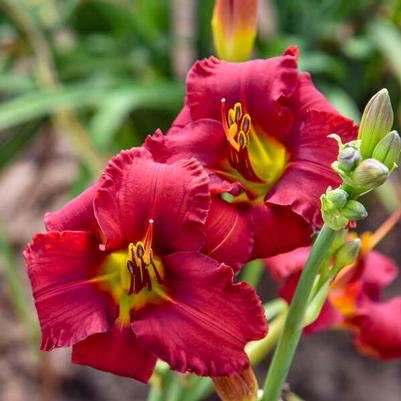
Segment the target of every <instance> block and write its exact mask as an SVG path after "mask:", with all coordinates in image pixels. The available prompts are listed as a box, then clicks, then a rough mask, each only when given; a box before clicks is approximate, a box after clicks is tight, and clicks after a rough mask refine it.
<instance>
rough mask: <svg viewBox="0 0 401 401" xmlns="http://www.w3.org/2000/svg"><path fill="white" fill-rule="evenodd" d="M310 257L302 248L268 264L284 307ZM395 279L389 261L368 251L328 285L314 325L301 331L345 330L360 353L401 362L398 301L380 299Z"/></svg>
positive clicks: (267, 260)
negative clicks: (349, 333) (399, 359)
mask: <svg viewBox="0 0 401 401" xmlns="http://www.w3.org/2000/svg"><path fill="white" fill-rule="evenodd" d="M309 252H310V248H307V247H305V248H299V249H296V250H294V251H292V252H288V253H285V254H282V255H277V256H274V257H271V258H268V259H266V266H267V267H268V269H269V270H270V272H271V273H272V275H273V277H274V278H275V279H276V280H277V281H278V282H279V283H281V285H282V287H281V290H280V295H281V297H283V298H284V299H285V300H287V302H290V301H291V299H292V296H293V294H294V292H295V288H296V286H297V283H298V279H299V277H300V273H301V270H302V268H303V266H304V264H305V262H306V259H307V258H308V256H309ZM397 274H398V268H397V266H396V265H395V263H394V261H393V260H391V259H389V258H388V257H386V256H384V255H382V254H380V253H379V252H376V251H369V252H368V253H366V255H365V256H363V257H362V258H360V260H359V261H358V262H357V263H356V264H354V265H351V266H349V267H346V268H344V269H343V270H342V271H341V272H340V273H339V274H338V276H337V277H336V278H335V280H334V281H333V282H332V283H331V285H330V292H329V296H328V299H327V301H326V302H325V304H324V305H323V308H322V311H321V313H320V315H319V317H318V318H317V320H316V321H315V322H314V323H312V324H311V325H309V326H307V327H306V328H305V331H306V333H314V332H317V331H321V330H325V329H329V328H344V329H348V330H350V331H351V332H352V333H353V335H354V340H355V345H356V347H357V349H358V350H359V351H360V352H362V353H364V354H366V355H370V356H374V357H378V358H382V359H390V358H401V297H395V298H392V299H390V300H388V301H383V299H382V294H381V293H382V290H383V288H384V287H386V286H387V285H388V284H390V283H391V282H392V281H393V280H394V279H395V277H396V276H397Z"/></svg>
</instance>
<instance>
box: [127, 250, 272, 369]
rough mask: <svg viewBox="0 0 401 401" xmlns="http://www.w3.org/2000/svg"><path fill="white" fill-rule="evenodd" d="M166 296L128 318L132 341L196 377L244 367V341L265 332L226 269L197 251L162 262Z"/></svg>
mask: <svg viewBox="0 0 401 401" xmlns="http://www.w3.org/2000/svg"><path fill="white" fill-rule="evenodd" d="M163 265H164V267H165V269H166V272H167V277H168V280H169V283H168V285H169V288H170V289H171V291H172V292H171V294H170V296H171V298H168V299H166V300H165V301H166V302H165V303H163V304H161V305H151V304H149V305H147V306H146V307H145V308H144V309H141V310H139V311H138V312H136V313H134V315H133V323H132V327H133V330H134V333H135V334H136V336H137V338H138V342H139V343H140V344H141V345H143V346H145V347H146V348H148V349H149V350H152V353H154V354H155V355H156V356H157V357H158V358H160V359H163V360H164V361H166V362H168V363H169V364H170V366H171V367H172V369H174V370H178V371H180V372H187V371H190V372H194V373H196V374H198V375H202V376H226V375H230V374H233V373H238V372H241V371H242V370H243V369H244V367H246V366H248V365H249V361H248V358H247V356H246V354H245V352H244V346H245V344H246V343H247V342H248V341H250V340H257V339H261V338H263V337H264V336H265V334H266V319H265V317H264V312H263V308H262V306H261V303H260V300H259V298H258V297H257V295H256V292H255V291H254V290H253V288H252V287H250V286H249V285H247V284H246V283H239V284H234V283H233V281H232V280H233V271H232V269H231V268H229V267H227V266H224V265H219V264H218V263H217V262H216V261H214V260H213V259H211V258H208V257H206V256H204V255H202V254H200V253H195V252H179V253H175V254H172V255H169V256H166V257H164V258H163Z"/></svg>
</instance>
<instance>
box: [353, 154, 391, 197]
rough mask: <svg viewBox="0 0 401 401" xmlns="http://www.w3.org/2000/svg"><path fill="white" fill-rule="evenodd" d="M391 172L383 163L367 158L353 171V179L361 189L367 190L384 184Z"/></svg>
mask: <svg viewBox="0 0 401 401" xmlns="http://www.w3.org/2000/svg"><path fill="white" fill-rule="evenodd" d="M389 174H390V171H389V169H388V168H387V167H386V166H385V165H384V164H383V163H381V162H379V161H378V160H376V159H366V160H364V161H363V162H362V163H360V164H359V165H358V167H357V168H356V169H355V171H354V172H353V173H352V180H353V181H354V183H355V185H356V186H357V187H358V188H359V189H360V190H362V191H363V192H367V191H369V190H371V189H373V188H376V187H378V186H380V185H381V184H383V183H384V182H385V181H386V179H387V177H388V175H389Z"/></svg>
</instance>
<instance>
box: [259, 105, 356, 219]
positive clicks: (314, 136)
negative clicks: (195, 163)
mask: <svg viewBox="0 0 401 401" xmlns="http://www.w3.org/2000/svg"><path fill="white" fill-rule="evenodd" d="M331 133H337V134H339V135H340V136H341V137H342V138H343V139H344V141H349V140H351V139H354V136H355V133H356V127H355V125H354V124H353V123H352V121H351V120H348V119H345V118H344V117H341V116H340V115H338V114H329V113H325V112H317V111H310V112H309V113H307V117H306V119H305V120H303V121H301V122H299V123H297V125H296V128H295V129H294V133H292V134H291V136H290V137H289V143H288V148H289V149H290V150H291V153H292V159H291V161H290V162H289V164H288V165H287V168H286V170H285V172H284V174H283V175H282V176H281V177H280V179H279V180H278V181H277V183H276V185H275V186H274V187H273V188H272V189H271V190H270V191H269V193H268V194H267V196H266V201H267V202H268V203H270V204H275V205H281V206H289V207H290V208H291V209H292V210H293V211H294V212H295V213H297V214H299V215H300V216H302V217H303V218H304V219H305V220H306V221H307V222H308V223H312V224H315V225H321V224H322V219H321V214H320V196H321V195H322V194H323V193H324V192H325V191H326V189H327V187H328V186H332V187H333V188H334V187H337V186H338V185H340V182H341V181H340V178H339V177H338V175H337V174H335V173H334V171H333V170H332V169H331V167H330V166H331V163H332V162H333V161H334V160H336V158H337V153H338V145H337V143H336V142H335V141H334V140H333V139H331V138H327V136H328V135H329V134H331ZM305 188H307V190H305Z"/></svg>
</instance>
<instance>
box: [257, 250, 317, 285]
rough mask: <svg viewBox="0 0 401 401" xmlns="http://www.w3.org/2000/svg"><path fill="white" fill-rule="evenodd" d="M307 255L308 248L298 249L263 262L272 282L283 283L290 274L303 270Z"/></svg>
mask: <svg viewBox="0 0 401 401" xmlns="http://www.w3.org/2000/svg"><path fill="white" fill-rule="evenodd" d="M309 253H310V247H309V246H307V247H300V248H297V249H294V250H293V251H290V252H285V253H281V254H279V255H276V256H272V257H270V258H266V259H265V260H264V262H265V265H266V267H267V269H268V270H269V272H270V273H271V275H272V277H273V278H274V280H275V281H277V282H278V283H283V282H284V280H286V279H288V277H290V276H291V274H293V273H297V272H299V271H301V270H302V269H303V267H304V265H305V262H306V260H307V259H308V256H309Z"/></svg>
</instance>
